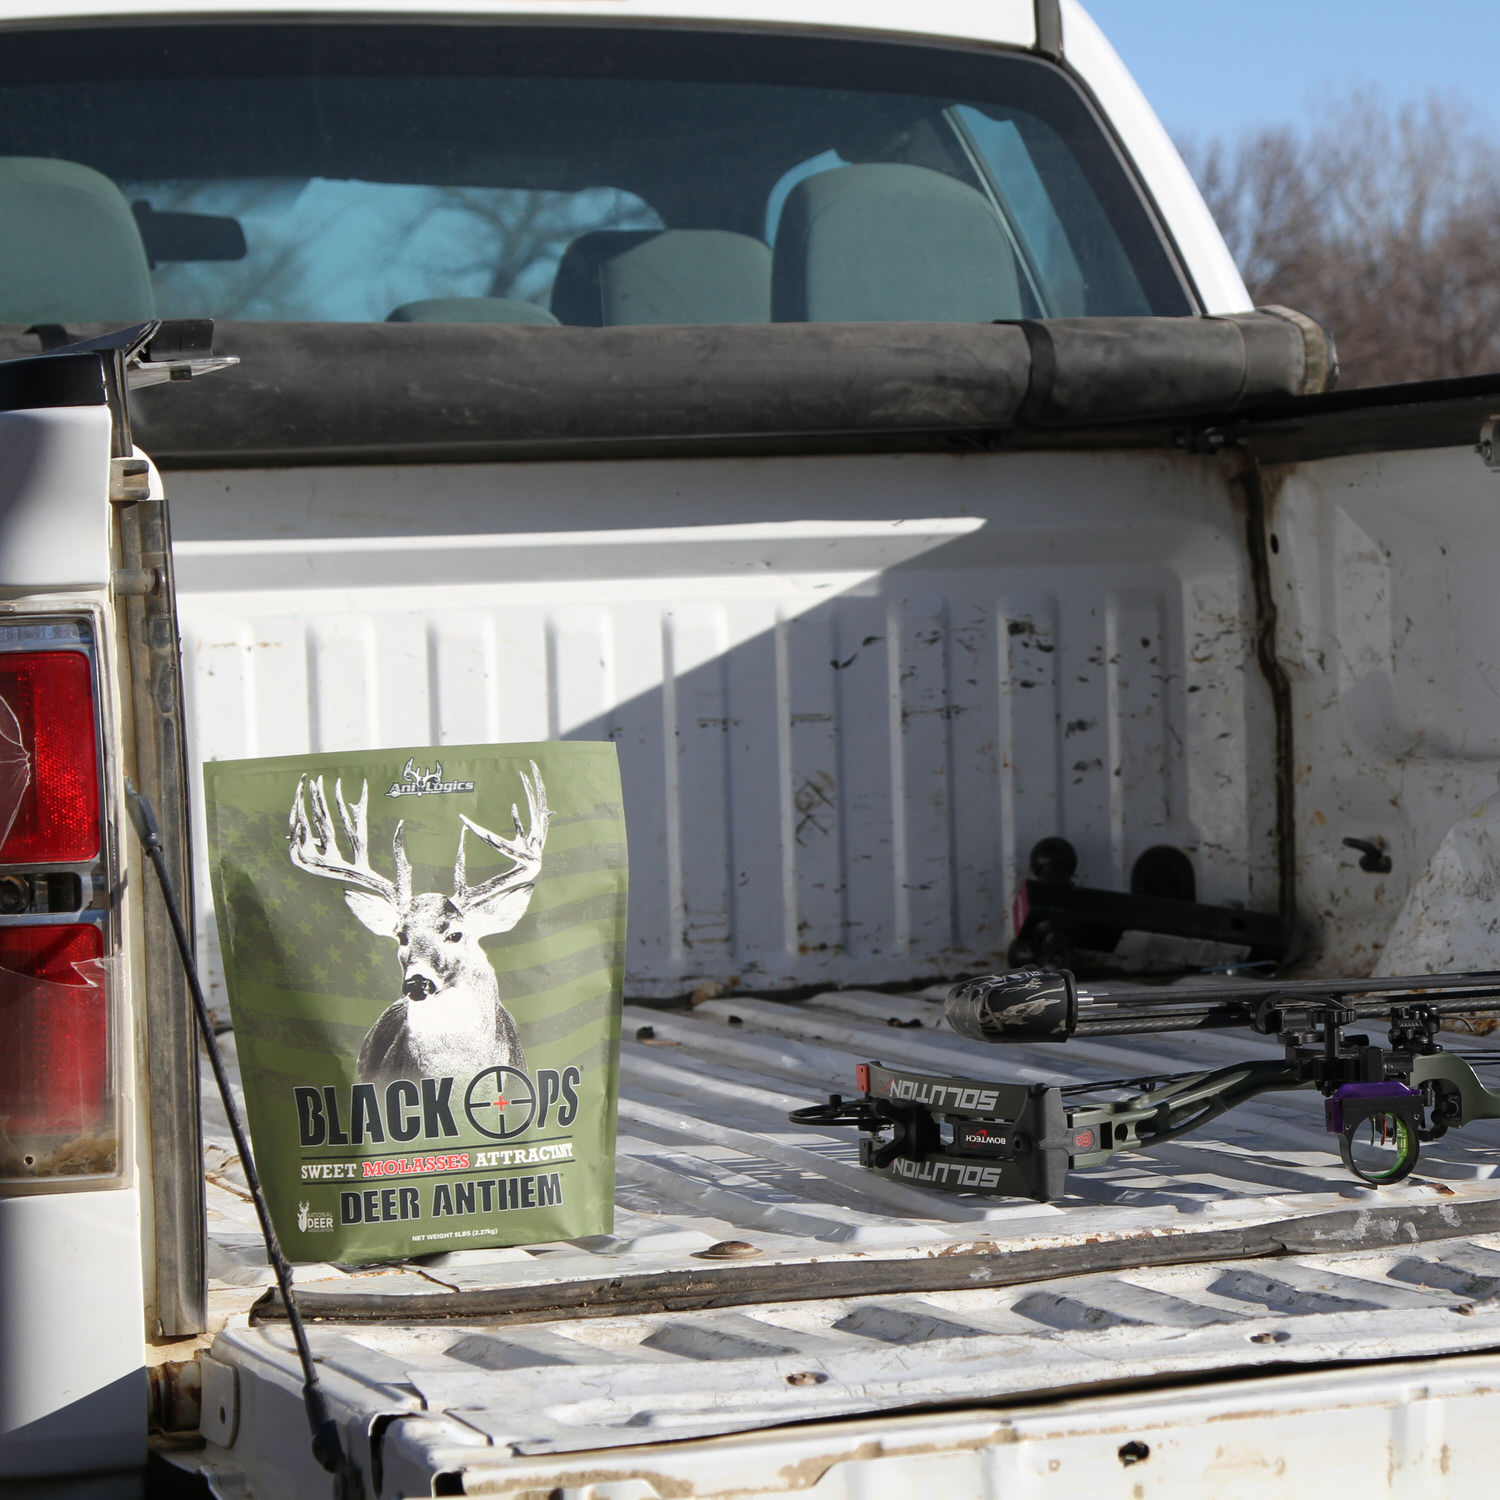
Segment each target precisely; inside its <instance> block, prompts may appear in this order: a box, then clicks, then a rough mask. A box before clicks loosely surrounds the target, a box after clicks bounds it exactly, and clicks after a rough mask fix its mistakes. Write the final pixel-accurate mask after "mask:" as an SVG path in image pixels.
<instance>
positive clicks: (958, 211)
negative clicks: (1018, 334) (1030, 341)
mask: <svg viewBox="0 0 1500 1500" xmlns="http://www.w3.org/2000/svg"><path fill="white" fill-rule="evenodd" d="M771 287H772V292H771V306H772V315H773V317H774V318H775V319H776V321H777V322H779V323H800V322H807V323H892V322H906V323H910V322H920V323H926V322H931V323H984V322H992V321H994V320H996V319H1010V318H1019V317H1022V316H1023V313H1022V311H1021V295H1020V288H1019V285H1018V282H1017V277H1016V261H1015V254H1014V252H1013V251H1012V250H1011V247H1010V241H1009V239H1008V238H1007V237H1006V233H1005V230H1004V229H1003V228H1002V227H1001V224H1000V219H999V216H998V215H997V214H996V212H995V210H994V208H993V207H991V205H990V203H989V202H988V200H987V199H986V198H985V197H984V196H983V195H982V194H981V193H978V192H976V191H975V190H974V189H973V188H971V187H967V186H965V184H963V183H961V182H957V181H955V180H954V179H953V178H951V177H945V176H944V175H943V174H942V173H941V172H933V171H930V170H928V168H926V167H911V166H905V165H901V164H898V163H878V164H877V163H870V164H862V165H858V166H850V167H835V168H833V169H832V170H830V171H827V172H819V173H818V174H817V175H815V176H813V177H806V178H804V179H803V180H802V181H801V182H799V183H798V184H797V185H796V186H795V187H794V188H793V189H792V190H791V192H790V193H789V194H787V200H786V206H785V207H784V208H783V209H782V213H781V223H780V226H779V227H778V229H777V231H776V257H775V262H774V268H773V272H772V279H771Z"/></svg>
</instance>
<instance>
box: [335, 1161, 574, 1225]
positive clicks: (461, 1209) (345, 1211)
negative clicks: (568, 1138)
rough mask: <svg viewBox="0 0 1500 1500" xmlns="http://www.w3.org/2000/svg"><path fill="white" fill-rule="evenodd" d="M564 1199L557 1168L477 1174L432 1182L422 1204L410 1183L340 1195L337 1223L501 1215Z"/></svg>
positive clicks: (555, 1202) (559, 1203)
mask: <svg viewBox="0 0 1500 1500" xmlns="http://www.w3.org/2000/svg"><path fill="white" fill-rule="evenodd" d="M562 1201H563V1189H562V1178H561V1176H560V1175H559V1174H558V1173H556V1172H538V1173H535V1174H534V1175H531V1176H525V1177H480V1178H478V1179H477V1180H474V1181H470V1182H434V1183H432V1184H430V1185H429V1187H428V1190H427V1207H426V1210H425V1212H424V1210H423V1207H422V1194H421V1190H420V1189H418V1188H415V1187H388V1188H366V1189H365V1190H364V1191H363V1192H360V1193H355V1192H345V1193H340V1194H339V1222H340V1223H341V1224H380V1223H384V1222H386V1221H387V1220H393V1219H421V1218H433V1219H442V1218H447V1217H450V1216H452V1217H458V1216H459V1215H462V1214H503V1213H509V1212H511V1211H512V1210H513V1209H517V1208H554V1207H557V1206H559V1205H561V1203H562Z"/></svg>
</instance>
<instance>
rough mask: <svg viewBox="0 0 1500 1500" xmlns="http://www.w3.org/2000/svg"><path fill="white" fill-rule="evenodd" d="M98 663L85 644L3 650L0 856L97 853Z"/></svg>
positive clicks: (20, 859) (49, 859)
mask: <svg viewBox="0 0 1500 1500" xmlns="http://www.w3.org/2000/svg"><path fill="white" fill-rule="evenodd" d="M93 677H94V673H93V663H92V662H91V661H90V660H89V658H88V657H87V656H86V655H85V654H84V653H83V652H82V651H7V652H0V703H3V704H4V705H5V707H7V708H9V710H10V714H9V715H6V714H3V713H0V829H3V828H4V826H5V824H6V822H7V820H8V818H9V817H10V815H11V812H12V809H14V821H13V822H11V823H10V832H9V834H8V835H7V836H6V837H5V841H4V843H0V864H7V865H14V864H32V863H41V862H45V863H48V864H81V863H84V862H85V861H88V860H92V859H94V858H96V857H97V855H98V853H99V758H98V751H97V748H96V745H97V734H98V730H97V728H96V725H95V719H94V683H93Z"/></svg>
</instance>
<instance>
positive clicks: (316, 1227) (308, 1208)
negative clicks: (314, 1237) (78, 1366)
mask: <svg viewBox="0 0 1500 1500" xmlns="http://www.w3.org/2000/svg"><path fill="white" fill-rule="evenodd" d="M297 1229H298V1231H299V1232H300V1233H302V1234H328V1233H330V1232H331V1231H332V1229H333V1215H332V1214H330V1213H319V1212H318V1210H316V1209H315V1208H314V1207H313V1206H312V1204H311V1203H309V1202H308V1201H307V1199H305V1198H304V1199H302V1200H301V1201H300V1202H299V1203H298V1204H297Z"/></svg>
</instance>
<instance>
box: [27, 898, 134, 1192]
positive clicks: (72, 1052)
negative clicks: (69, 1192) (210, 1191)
mask: <svg viewBox="0 0 1500 1500" xmlns="http://www.w3.org/2000/svg"><path fill="white" fill-rule="evenodd" d="M103 957H104V933H103V930H102V929H101V928H100V927H99V926H98V925H97V924H96V923H93V922H67V923H28V924H26V925H24V926H20V925H17V926H5V927H0V1039H3V1040H0V1177H6V1178H12V1179H15V1178H22V1179H25V1178H32V1179H35V1178H39V1177H41V1178H45V1177H72V1176H79V1175H98V1174H112V1173H113V1172H114V1171H115V1169H116V1164H117V1158H118V1142H117V1140H116V1132H115V1088H114V1079H113V1076H112V1075H113V1070H112V1068H111V1065H110V1061H111V1060H110V1055H109V1051H110V1049H109V1040H110V1038H109V1032H110V986H109V973H108V969H109V966H108V965H106V964H104V963H102V962H100V960H102V959H103Z"/></svg>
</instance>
